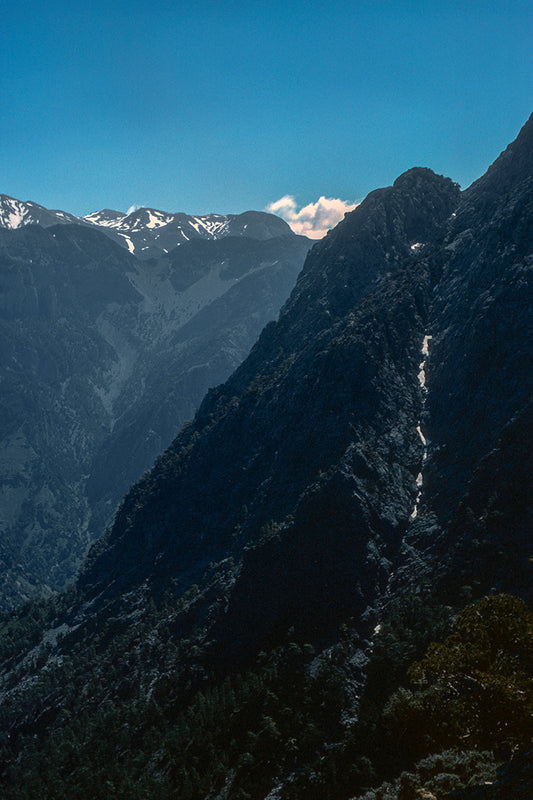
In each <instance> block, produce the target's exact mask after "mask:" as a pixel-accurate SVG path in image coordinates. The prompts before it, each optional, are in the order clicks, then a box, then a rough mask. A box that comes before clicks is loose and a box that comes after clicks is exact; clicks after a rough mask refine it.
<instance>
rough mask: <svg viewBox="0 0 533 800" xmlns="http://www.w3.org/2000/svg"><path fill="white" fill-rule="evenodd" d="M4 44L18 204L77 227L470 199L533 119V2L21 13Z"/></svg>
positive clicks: (10, 19)
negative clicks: (133, 215) (324, 201)
mask: <svg viewBox="0 0 533 800" xmlns="http://www.w3.org/2000/svg"><path fill="white" fill-rule="evenodd" d="M0 43H1V50H0V192H3V193H6V194H10V195H12V196H14V197H17V198H19V199H22V200H35V201H36V202H39V203H41V204H43V205H45V206H47V207H51V208H60V209H63V210H66V211H71V212H73V213H76V214H86V213H88V212H90V211H93V210H96V209H99V208H103V207H109V208H116V209H118V210H126V209H127V208H128V207H129V206H131V205H148V206H152V207H155V208H161V209H165V210H168V211H187V212H190V213H208V212H211V211H218V212H221V213H227V212H239V211H243V210H245V209H248V208H255V209H261V208H264V207H266V206H267V204H269V203H271V202H273V201H275V200H277V199H278V198H280V197H281V196H283V195H286V194H290V195H293V196H294V197H295V198H296V201H297V203H298V204H299V205H303V204H306V203H310V202H314V201H316V200H317V199H318V197H319V196H320V195H325V196H326V197H336V198H342V199H344V200H347V201H355V200H360V199H362V198H363V197H364V196H365V195H366V194H367V193H368V192H369V191H370V190H372V189H374V188H376V187H378V186H382V185H388V184H390V183H391V182H392V181H393V180H394V179H395V178H396V177H397V175H398V174H400V173H401V172H402V171H404V170H405V169H408V168H409V167H411V166H415V165H419V166H429V167H431V168H432V169H434V170H435V171H436V172H439V173H444V174H446V175H449V176H450V177H452V178H453V179H454V180H457V181H458V182H459V183H460V184H461V185H462V186H466V185H468V184H469V183H470V182H471V181H472V180H474V179H475V178H476V177H478V176H479V175H480V174H482V173H483V172H484V171H485V169H486V167H487V166H488V165H489V163H490V162H491V161H493V160H494V158H495V157H496V156H497V155H498V154H499V152H500V151H501V150H502V149H503V148H504V147H505V146H506V145H507V144H508V142H509V141H510V140H512V139H513V138H514V137H515V136H516V134H517V133H518V130H519V128H520V127H521V126H522V124H523V123H524V122H525V121H526V119H527V117H528V116H529V114H530V112H531V110H532V109H533V3H532V2H531V0H512V2H511V0H509V1H508V2H503V0H492V2H487V0H485V1H484V2H477V0H462V1H461V2H459V1H457V2H450V1H449V0H440V2H430V1H429V0H427V1H426V2H423V1H422V0H419V1H418V2H415V0H412V1H411V2H407V0H406V1H405V2H400V0H373V1H372V0H366V1H365V0H363V1H362V2H359V1H358V0H352V1H351V2H348V0H339V1H338V2H337V1H336V0H330V1H329V2H321V1H320V0H315V1H314V0H308V1H307V2H303V1H302V2H300V0H285V2H278V1H277V0H268V2H262V0H258V1H257V2H254V0H248V2H232V0H218V1H217V2H210V0H204V1H203V2H200V3H194V2H187V3H183V2H166V0H160V2H157V3H152V4H150V3H147V2H139V1H138V0H127V2H126V1H125V0H109V1H108V2H103V1H102V0H84V2H77V0H72V2H63V0H57V1H56V2H43V0H38V2H32V1H31V0H30V1H29V2H26V0H19V1H18V2H17V0H13V1H12V2H10V3H8V4H6V7H4V9H3V11H2V18H1V23H0Z"/></svg>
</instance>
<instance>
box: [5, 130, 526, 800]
mask: <svg viewBox="0 0 533 800" xmlns="http://www.w3.org/2000/svg"><path fill="white" fill-rule="evenodd" d="M39 235H41V234H39ZM198 244H199V246H204V243H198ZM181 252H182V251H181V249H180V251H179V254H180V257H181ZM174 257H176V256H174ZM123 258H127V253H124V255H123ZM532 266H533V117H532V118H530V120H529V121H528V122H527V123H526V125H525V126H524V128H523V129H522V131H521V132H520V134H519V136H518V138H517V139H516V141H515V142H513V143H512V144H511V145H509V147H508V148H507V149H506V150H505V152H503V153H502V154H501V155H500V157H499V158H498V159H497V160H496V162H495V163H494V164H493V165H492V167H490V169H489V170H488V171H487V173H486V174H485V175H484V176H483V177H482V178H480V179H479V180H478V181H476V183H474V184H473V185H472V186H471V187H470V188H469V189H467V190H466V191H464V192H461V191H460V188H459V186H458V185H457V184H455V183H454V182H453V181H452V180H450V179H449V178H445V177H442V176H439V175H436V174H434V173H433V172H432V171H431V170H429V169H426V168H415V169H411V170H409V171H408V172H406V173H404V174H403V175H401V176H400V177H399V178H398V179H397V180H396V181H395V183H394V185H393V186H391V187H387V188H384V189H379V190H376V191H374V192H372V193H371V194H370V195H369V196H368V197H367V198H366V199H365V200H364V201H363V203H361V204H360V205H359V206H358V207H357V208H356V209H355V210H354V211H353V212H351V213H350V214H348V215H346V217H345V219H344V221H343V222H341V223H340V224H339V225H338V226H337V228H335V229H334V230H333V231H331V232H330V233H329V234H328V235H327V236H326V237H325V239H324V240H322V241H321V242H319V243H318V244H316V245H315V246H314V247H313V249H312V250H311V251H310V253H309V255H308V256H307V259H306V261H305V264H304V266H303V269H302V272H301V273H300V275H299V277H298V280H297V283H296V286H295V288H294V289H293V291H292V293H291V295H290V297H289V299H288V301H287V302H286V303H285V305H284V306H283V308H282V310H281V313H280V316H279V319H278V321H277V322H270V323H269V324H268V325H266V327H265V328H264V329H263V331H262V333H261V335H260V336H259V339H258V340H257V342H256V344H255V346H254V347H253V348H252V350H251V352H250V354H249V356H248V357H247V358H246V359H245V360H244V361H243V362H242V364H241V365H240V366H239V367H238V368H237V369H236V370H235V371H234V372H233V374H232V375H231V377H229V379H228V380H227V381H226V382H225V383H224V384H221V385H219V386H217V387H216V388H211V389H210V390H209V391H208V392H207V394H206V395H205V397H204V399H203V401H202V403H201V405H200V407H199V409H198V411H197V413H196V414H195V416H194V418H193V419H192V420H191V421H190V422H188V423H187V424H186V425H185V426H184V427H182V428H181V430H180V432H179V433H178V435H177V436H176V438H175V439H174V440H173V442H172V444H171V445H170V447H168V448H167V449H166V450H165V451H164V452H163V453H162V454H161V455H160V456H159V457H158V458H157V460H156V462H155V464H154V466H153V468H152V469H151V470H149V471H148V472H146V473H145V474H144V475H143V477H142V478H141V479H140V480H139V481H138V482H137V483H135V484H134V485H133V486H132V487H131V489H130V490H129V492H128V493H127V494H126V495H125V497H124V498H123V500H122V503H121V505H120V507H119V509H118V512H117V514H116V517H115V520H114V523H113V525H112V526H111V527H110V528H109V529H108V530H107V531H106V533H105V534H104V535H103V536H102V537H101V538H100V539H99V540H98V542H97V543H96V544H95V545H94V546H93V548H92V549H91V551H90V553H89V556H88V558H87V560H86V561H85V563H84V565H83V568H82V571H81V573H80V575H79V578H78V580H77V582H76V584H75V585H74V586H72V587H71V589H70V590H69V591H68V592H67V593H65V594H62V595H58V596H57V597H55V598H51V599H49V600H47V601H41V602H39V603H33V604H30V605H28V606H27V607H25V608H23V609H19V610H18V611H17V612H16V613H14V614H12V615H11V616H6V617H5V618H4V619H3V621H2V626H3V627H2V631H3V638H2V640H1V648H2V649H1V653H2V657H3V666H2V673H1V675H2V706H1V711H0V714H1V716H0V719H1V725H2V730H3V732H4V734H5V739H4V745H3V750H2V757H3V764H4V766H3V768H2V777H1V781H2V790H3V795H4V796H5V797H6V798H12V797H13V798H14V797H30V796H33V797H35V796H42V797H50V798H52V797H54V798H61V797H72V796H84V797H94V798H100V797H102V798H103V797H109V796H110V793H112V794H113V795H114V796H116V797H121V798H135V797H139V798H141V797H142V798H163V797H170V796H176V797H180V798H185V799H187V800H189V799H191V800H192V799H194V800H215V799H217V800H218V799H220V800H224V799H226V798H227V800H230V798H231V800H233V798H235V799H237V798H240V799H241V800H244V798H253V800H281V798H283V799H284V800H314V798H317V800H318V798H321V800H322V799H325V800H350V798H356V797H357V798H364V800H377V798H381V799H382V800H383V799H384V798H387V800H393V799H394V800H407V799H408V798H412V799H413V800H415V798H419V797H427V798H428V799H429V798H437V799H438V800H440V798H444V797H451V795H450V792H452V791H455V792H460V793H461V794H460V796H461V798H467V797H472V798H474V797H483V798H491V797H492V798H501V797H504V796H505V797H510V796H513V797H517V798H521V797H524V798H525V797H530V796H531V791H530V790H531V783H530V776H531V753H530V751H531V747H532V735H533V727H532V725H531V719H532V718H533V674H532V669H531V652H532V649H533V639H532V631H533V624H532V622H533V621H532V617H531V612H530V611H529V610H528V606H527V603H529V602H530V601H531V585H532V582H531V578H532V574H531V572H532V568H533V567H532V563H531V530H532V518H531V491H530V490H531V486H530V479H531V474H532V470H531V466H532V465H531V448H530V447H528V444H529V442H528V435H530V431H531V396H532V385H531V381H532V370H531V339H530V337H529V336H528V334H527V332H528V331H530V330H531V294H530V286H531V270H532ZM121 275H122V273H121V272H120V269H119V268H118V267H117V277H116V279H115V280H116V286H117V291H124V289H122V288H121V287H122V286H123V282H122V278H121V277H120V276H121ZM128 285H130V284H128ZM128 291H129V289H128ZM27 302H30V303H31V300H28V301H27ZM172 341H173V344H174V346H176V349H177V350H178V351H179V346H178V345H179V337H178V336H175V337H174V338H173V340H172ZM154 380H155V377H154ZM133 441H135V439H134V440H133ZM101 446H102V447H103V448H105V447H107V444H106V443H105V439H101ZM102 452H105V450H102ZM109 452H112V450H110V451H109ZM102 458H103V457H102ZM104 460H105V459H104ZM104 460H102V461H101V462H99V463H101V464H103V463H104ZM103 474H104V473H102V472H100V470H98V471H96V473H95V478H94V480H93V484H92V485H93V486H94V487H95V492H98V491H100V492H101V491H102V489H101V487H100V488H97V487H98V484H99V479H100V476H101V475H103ZM101 482H102V483H106V482H107V481H106V479H105V478H103V479H102V481H101ZM528 753H529V755H528ZM511 755H513V756H514V758H515V760H514V762H511V765H510V766H509V765H508V766H507V767H506V768H505V769H503V771H502V769H500V771H499V772H498V768H497V765H498V762H503V761H505V760H508V759H509V758H510V757H511ZM476 785H478V786H481V787H482V788H481V789H480V790H479V791H480V792H481V793H479V792H478V793H477V794H476V791H477V790H476V789H475V786H476ZM372 787H374V788H372ZM528 787H529V788H528ZM528 791H529V794H527V792H528ZM505 792H508V793H507V794H505ZM509 792H511V794H509ZM513 792H514V794H513ZM524 792H525V793H524ZM456 796H459V795H456Z"/></svg>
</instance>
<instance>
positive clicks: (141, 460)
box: [0, 196, 311, 608]
mask: <svg viewBox="0 0 533 800" xmlns="http://www.w3.org/2000/svg"><path fill="white" fill-rule="evenodd" d="M0 212H1V219H2V224H3V225H4V226H9V227H11V228H14V229H13V230H11V229H0V340H1V355H0V381H1V387H2V389H1V392H0V404H1V408H2V416H1V420H0V481H1V484H0V562H1V564H2V570H1V574H0V607H4V608H6V607H9V606H10V605H12V604H14V603H17V602H20V600H21V599H24V598H25V597H27V596H32V595H33V594H35V593H36V592H41V591H44V590H46V589H47V588H48V589H58V588H60V587H61V586H63V585H64V583H65V581H67V580H68V579H70V578H72V577H73V576H74V574H75V569H76V567H77V565H78V563H79V561H80V559H81V558H82V557H83V555H84V554H85V552H86V550H87V548H88V546H89V544H90V542H91V541H92V540H93V539H94V537H95V536H97V535H99V534H100V533H101V532H102V530H103V528H104V527H105V524H106V523H108V522H110V521H111V519H112V516H113V512H114V510H115V507H116V505H117V503H118V501H119V499H120V497H121V496H122V494H123V493H124V491H125V490H126V489H127V488H128V487H129V485H130V484H131V483H132V482H133V481H135V480H136V479H138V478H139V477H140V476H141V475H142V473H143V472H144V470H146V469H147V468H148V467H150V466H151V465H152V463H153V460H154V459H155V457H156V456H157V455H158V453H159V452H161V450H162V449H164V447H166V446H167V445H168V444H169V443H170V441H171V440H172V438H173V437H174V436H175V435H176V433H177V432H178V430H179V429H180V427H181V426H182V425H183V423H184V422H185V421H186V420H187V419H189V418H190V417H192V416H193V415H194V412H195V410H196V408H197V406H198V404H199V402H200V400H201V398H202V396H203V394H204V393H205V392H206V391H207V389H209V388H210V387H212V386H214V385H216V384H217V383H220V382H221V381H223V380H225V379H226V378H227V376H228V375H229V374H230V373H231V372H232V370H233V369H234V368H235V367H236V366H237V365H238V364H239V363H240V361H241V360H242V359H243V358H244V357H245V356H246V355H247V353H248V351H249V349H250V347H251V346H252V344H253V343H254V341H255V339H256V338H257V336H258V334H259V332H260V330H261V328H262V327H263V325H265V324H266V322H268V321H269V320H271V319H274V318H275V317H276V315H277V313H278V311H279V309H280V307H281V305H282V303H283V302H284V301H285V299H286V298H287V296H288V294H289V292H290V290H291V288H292V287H293V285H294V282H295V280H296V276H297V274H298V272H299V270H300V268H301V266H302V264H303V260H304V258H305V255H306V253H307V251H308V249H309V247H310V245H311V242H310V241H309V240H308V239H306V238H305V237H298V236H296V235H295V234H293V233H292V231H291V230H290V228H289V227H288V226H287V225H286V224H285V223H284V222H283V221H282V220H281V219H278V218H276V217H274V216H272V215H271V214H262V213H259V212H247V213H245V214H241V215H239V216H234V217H222V216H214V215H213V216H212V217H209V218H201V217H187V216H186V215H184V214H182V215H165V216H164V225H162V226H160V227H158V226H157V223H158V222H160V221H162V220H161V217H160V216H159V215H158V212H152V211H150V210H140V211H138V212H136V213H135V214H133V215H130V216H129V217H126V216H125V215H116V216H113V224H114V223H115V222H116V223H117V224H118V225H119V229H120V230H121V231H122V233H120V234H119V233H115V229H114V228H113V229H111V228H108V227H106V225H105V224H97V223H96V222H94V221H93V222H91V223H88V222H87V221H84V220H79V219H77V218H76V217H73V216H72V215H68V214H65V213H64V212H58V211H48V210H47V209H44V208H43V207H42V206H38V205H36V204H34V203H21V202H19V201H16V200H12V199H11V198H7V197H5V196H2V198H1V203H0ZM93 216H94V217H98V218H99V219H100V220H102V221H103V223H105V222H106V221H107V222H109V221H110V214H109V213H107V212H102V213H101V214H99V215H93ZM185 230H187V231H188V233H185ZM125 231H129V234H128V236H129V238H128V239H127V241H126V239H124V236H126V233H125ZM110 233H111V236H110V235H109V234H110ZM158 237H160V238H158ZM113 239H116V240H117V241H118V242H120V245H121V246H120V247H119V245H118V244H117V241H113ZM133 241H135V242H136V246H135V247H134V246H133V245H132V242H133ZM163 241H164V243H165V245H166V247H167V248H168V249H169V252H168V253H167V252H163V249H161V247H160V246H159V244H158V242H160V243H161V244H162V243H163ZM128 242H129V245H130V246H129V247H127V246H126V245H127V243H128ZM146 243H148V244H146ZM147 247H148V249H149V251H150V253H151V254H152V255H151V256H148V255H147V252H146V248H147ZM171 248H172V249H171ZM136 249H140V250H141V252H142V253H143V258H142V259H139V258H138V257H137V256H135V255H134V254H133V253H131V252H128V250H133V251H135V250H136ZM165 249H166V248H165ZM154 254H155V255H154Z"/></svg>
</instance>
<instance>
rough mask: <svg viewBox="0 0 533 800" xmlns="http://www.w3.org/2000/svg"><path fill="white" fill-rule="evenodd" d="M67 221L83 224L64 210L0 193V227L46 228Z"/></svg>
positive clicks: (10, 228)
mask: <svg viewBox="0 0 533 800" xmlns="http://www.w3.org/2000/svg"><path fill="white" fill-rule="evenodd" d="M67 223H78V224H83V220H81V219H80V218H79V217H75V216H74V215H73V214H68V213H66V212H65V211H53V210H50V209H48V208H45V207H44V206H40V205H39V204H38V203H33V202H31V201H27V202H25V201H22V200H16V199H15V198H14V197H9V196H8V195H7V194H0V228H7V229H9V230H13V229H15V228H21V227H23V226H25V225H40V226H41V227H42V228H48V227H50V226H51V225H64V224H67Z"/></svg>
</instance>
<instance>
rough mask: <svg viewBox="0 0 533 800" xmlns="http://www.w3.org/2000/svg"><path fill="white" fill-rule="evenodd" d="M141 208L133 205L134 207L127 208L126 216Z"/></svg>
mask: <svg viewBox="0 0 533 800" xmlns="http://www.w3.org/2000/svg"><path fill="white" fill-rule="evenodd" d="M141 207H142V206H135V205H134V206H130V207H129V208H128V210H127V211H126V216H128V215H129V214H133V212H134V211H137V209H138V208H141Z"/></svg>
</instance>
